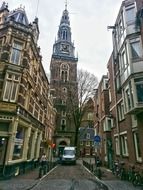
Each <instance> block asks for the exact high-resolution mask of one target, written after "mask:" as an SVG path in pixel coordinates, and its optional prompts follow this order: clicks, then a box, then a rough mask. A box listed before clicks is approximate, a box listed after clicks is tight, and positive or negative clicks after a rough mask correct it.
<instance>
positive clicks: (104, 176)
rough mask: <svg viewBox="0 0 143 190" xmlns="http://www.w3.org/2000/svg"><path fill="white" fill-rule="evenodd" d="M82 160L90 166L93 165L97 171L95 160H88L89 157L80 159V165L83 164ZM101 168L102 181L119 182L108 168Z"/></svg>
mask: <svg viewBox="0 0 143 190" xmlns="http://www.w3.org/2000/svg"><path fill="white" fill-rule="evenodd" d="M82 160H84V161H86V162H88V163H90V164H93V165H94V169H95V159H94V158H87V157H84V158H80V163H82ZM99 168H100V170H101V172H102V176H101V180H103V181H106V180H118V178H117V177H116V176H115V175H114V174H113V173H112V171H111V170H109V169H108V168H106V167H103V166H101V167H99Z"/></svg>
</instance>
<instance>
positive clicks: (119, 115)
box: [118, 101, 125, 121]
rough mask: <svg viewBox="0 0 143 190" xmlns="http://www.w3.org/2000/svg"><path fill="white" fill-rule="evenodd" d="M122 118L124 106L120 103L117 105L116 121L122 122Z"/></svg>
mask: <svg viewBox="0 0 143 190" xmlns="http://www.w3.org/2000/svg"><path fill="white" fill-rule="evenodd" d="M124 118H125V117H124V105H123V101H122V102H120V103H119V104H118V119H119V121H122V120H123V119H124Z"/></svg>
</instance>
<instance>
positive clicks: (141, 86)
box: [135, 78, 143, 103]
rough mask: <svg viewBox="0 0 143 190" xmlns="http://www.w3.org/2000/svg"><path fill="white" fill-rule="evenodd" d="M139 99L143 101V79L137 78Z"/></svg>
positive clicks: (140, 101)
mask: <svg viewBox="0 0 143 190" xmlns="http://www.w3.org/2000/svg"><path fill="white" fill-rule="evenodd" d="M135 86H136V93H137V101H138V103H143V79H142V78H141V79H135Z"/></svg>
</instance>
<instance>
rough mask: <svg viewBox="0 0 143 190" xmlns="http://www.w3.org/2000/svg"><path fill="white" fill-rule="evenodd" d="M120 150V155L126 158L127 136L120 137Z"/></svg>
mask: <svg viewBox="0 0 143 190" xmlns="http://www.w3.org/2000/svg"><path fill="white" fill-rule="evenodd" d="M120 138H121V148H122V155H123V156H128V155H129V153H128V143H127V135H121V137H120Z"/></svg>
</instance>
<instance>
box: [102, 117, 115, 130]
mask: <svg viewBox="0 0 143 190" xmlns="http://www.w3.org/2000/svg"><path fill="white" fill-rule="evenodd" d="M112 127H113V119H111V118H108V117H106V118H105V120H103V129H104V131H111V128H112Z"/></svg>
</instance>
